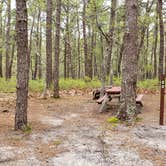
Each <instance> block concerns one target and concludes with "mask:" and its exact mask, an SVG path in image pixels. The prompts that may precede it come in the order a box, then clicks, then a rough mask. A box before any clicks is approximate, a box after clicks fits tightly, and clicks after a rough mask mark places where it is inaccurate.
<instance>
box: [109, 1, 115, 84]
mask: <svg viewBox="0 0 166 166" xmlns="http://www.w3.org/2000/svg"><path fill="white" fill-rule="evenodd" d="M116 4H117V0H112V1H111V15H110V27H109V33H108V36H109V40H108V43H107V45H108V46H107V47H108V48H107V56H108V58H107V71H106V72H107V75H109V74H110V75H112V72H111V71H113V70H112V65H111V61H112V48H113V42H114V39H113V38H114V29H115V11H116ZM111 77H112V76H110V78H111ZM110 82H111V80H110Z"/></svg>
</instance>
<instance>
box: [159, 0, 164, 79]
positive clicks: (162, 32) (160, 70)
mask: <svg viewBox="0 0 166 166" xmlns="http://www.w3.org/2000/svg"><path fill="white" fill-rule="evenodd" d="M158 13H159V23H160V55H159V65H158V76H159V79H160V77H161V75H162V74H163V72H164V70H163V69H164V22H163V2H162V0H158Z"/></svg>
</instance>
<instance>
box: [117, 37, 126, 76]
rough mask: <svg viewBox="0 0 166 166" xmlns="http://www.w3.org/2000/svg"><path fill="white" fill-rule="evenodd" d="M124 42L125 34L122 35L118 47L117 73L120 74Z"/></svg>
mask: <svg viewBox="0 0 166 166" xmlns="http://www.w3.org/2000/svg"><path fill="white" fill-rule="evenodd" d="M124 42H125V35H123V40H122V44H121V48H120V53H119V59H118V75H119V76H120V75H121V64H122V55H123V51H124Z"/></svg>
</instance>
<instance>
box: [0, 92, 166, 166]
mask: <svg viewBox="0 0 166 166" xmlns="http://www.w3.org/2000/svg"><path fill="white" fill-rule="evenodd" d="M91 98H92V97H91V95H90V94H89V95H80V96H79V95H75V96H72V95H63V96H62V97H61V98H60V99H57V100H55V99H48V100H42V99H39V98H37V97H30V99H29V111H28V119H29V122H30V125H31V126H32V131H31V132H18V131H14V130H13V126H14V107H15V96H14V94H0V166H1V165H2V166H17V165H18V166H38V165H39V166H40V165H41V166H45V165H46V166H153V165H154V166H166V127H160V126H158V121H159V120H158V118H159V95H150V94H148V95H145V96H144V98H143V101H144V108H143V110H142V113H141V114H140V115H139V117H140V118H139V119H140V121H139V122H137V123H136V124H135V125H134V126H132V127H126V126H125V125H124V124H108V123H107V119H108V117H111V116H112V115H114V114H115V113H116V109H117V102H116V101H114V102H112V104H111V109H110V110H109V112H105V113H99V107H100V105H98V104H96V103H95V101H93V100H92V99H91ZM165 119H166V117H165ZM165 124H166V121H165Z"/></svg>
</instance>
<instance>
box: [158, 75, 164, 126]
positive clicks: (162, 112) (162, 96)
mask: <svg viewBox="0 0 166 166" xmlns="http://www.w3.org/2000/svg"><path fill="white" fill-rule="evenodd" d="M160 81H161V93H160V121H159V124H160V125H164V97H165V76H164V75H162V76H161V79H160Z"/></svg>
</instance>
